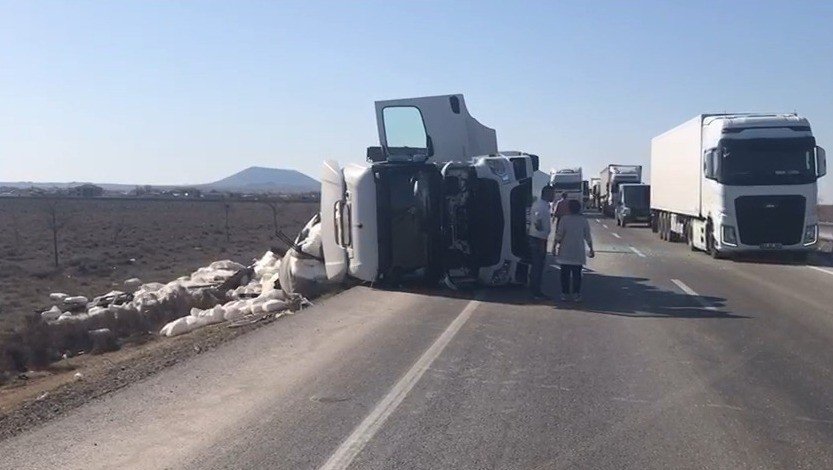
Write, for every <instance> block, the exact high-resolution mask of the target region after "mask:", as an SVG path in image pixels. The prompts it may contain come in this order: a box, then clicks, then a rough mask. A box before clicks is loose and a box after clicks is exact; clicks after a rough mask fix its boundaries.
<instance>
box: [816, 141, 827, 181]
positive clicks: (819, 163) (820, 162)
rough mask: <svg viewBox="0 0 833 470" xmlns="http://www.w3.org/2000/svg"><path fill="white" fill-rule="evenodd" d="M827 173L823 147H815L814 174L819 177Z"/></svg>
mask: <svg viewBox="0 0 833 470" xmlns="http://www.w3.org/2000/svg"><path fill="white" fill-rule="evenodd" d="M826 174H827V156H826V155H825V152H824V149H823V148H821V147H816V175H817V176H818V177H819V178H821V177H822V176H824V175H826Z"/></svg>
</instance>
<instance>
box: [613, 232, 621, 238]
mask: <svg viewBox="0 0 833 470" xmlns="http://www.w3.org/2000/svg"><path fill="white" fill-rule="evenodd" d="M612 234H613V236H614V237H616V238H622V237H620V236H619V234H618V233H616V232H612Z"/></svg>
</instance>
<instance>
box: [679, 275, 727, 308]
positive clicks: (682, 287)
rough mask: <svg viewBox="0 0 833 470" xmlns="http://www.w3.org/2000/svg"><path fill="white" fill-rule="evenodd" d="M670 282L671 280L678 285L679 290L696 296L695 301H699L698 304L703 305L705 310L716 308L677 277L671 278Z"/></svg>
mask: <svg viewBox="0 0 833 470" xmlns="http://www.w3.org/2000/svg"><path fill="white" fill-rule="evenodd" d="M671 282H673V283H674V284H675V285H676V286H677V287H679V288H680V290H681V291H683V292H685V293H686V294H688V295H690V296H692V297H694V298H696V299H697V302H699V303H700V305H702V306H703V307H705V308H706V310H717V308H716V307H715V306H714V305H709V304H708V303H707V302H706V301H705V300H703V297H702V296H701V295H700V294H698V293H697V292H694V289H692V288H691V287H688V286H687V285H686V284H685V283H684V282H683V281H681V280H679V279H671Z"/></svg>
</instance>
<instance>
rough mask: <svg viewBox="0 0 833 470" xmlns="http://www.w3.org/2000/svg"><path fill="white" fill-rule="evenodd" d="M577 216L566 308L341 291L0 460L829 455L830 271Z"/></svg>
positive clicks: (811, 458)
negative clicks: (582, 238)
mask: <svg viewBox="0 0 833 470" xmlns="http://www.w3.org/2000/svg"><path fill="white" fill-rule="evenodd" d="M591 226H592V227H593V232H594V236H595V239H596V245H597V252H598V255H597V257H596V259H594V260H592V261H591V263H590V265H589V269H590V272H588V273H587V275H586V277H585V285H586V288H585V302H584V304H583V305H581V306H577V305H573V304H566V305H562V304H559V305H558V306H557V307H556V306H554V305H553V302H549V303H541V304H531V303H528V302H526V300H525V296H524V294H523V293H522V292H519V291H517V290H511V289H497V290H490V291H482V292H478V293H475V294H474V295H473V297H476V299H475V300H472V298H469V297H466V296H465V295H457V296H455V295H452V294H450V293H448V292H443V291H438V292H427V293H413V292H412V293H402V292H387V291H377V290H371V289H369V288H355V289H352V290H350V291H348V292H345V293H344V294H341V295H339V296H337V297H334V298H331V299H329V300H327V301H324V302H322V303H321V304H320V305H318V306H316V307H314V308H312V309H310V310H307V311H305V312H303V313H301V314H299V315H296V316H294V317H291V318H289V319H286V320H281V321H278V322H276V323H274V324H271V325H269V326H267V327H264V328H262V329H260V330H257V331H255V332H253V333H251V334H249V335H246V336H244V337H241V338H239V339H237V340H235V341H233V342H230V343H227V344H225V345H223V346H222V347H220V348H218V349H216V350H213V351H210V352H208V353H206V354H203V355H200V356H198V357H196V358H194V359H193V360H191V361H189V362H186V363H183V364H180V365H177V366H174V367H172V368H169V369H166V370H163V371H162V372H160V373H159V374H157V375H156V376H154V377H152V378H150V379H148V380H146V381H143V382H141V383H138V384H135V385H133V386H130V387H127V388H125V389H123V390H121V391H119V392H116V393H114V394H112V395H110V396H107V397H104V398H102V399H98V400H95V401H93V402H91V403H89V404H88V405H85V406H83V407H81V408H79V409H77V410H75V411H73V412H71V413H69V414H68V415H66V416H64V417H63V418H59V419H57V420H55V421H52V422H49V423H47V424H46V425H44V426H43V427H40V428H38V429H35V430H33V431H31V432H28V433H26V434H22V435H20V436H18V437H16V438H13V439H10V440H7V441H5V442H0V456H2V458H0V468H17V469H19V468H37V469H42V468H85V469H89V468H193V469H212V468H287V469H297V468H311V469H316V468H322V467H323V468H347V467H349V468H355V469H381V468H424V469H451V468H467V469H468V468H471V469H482V468H506V469H521V468H546V469H550V468H615V469H620V468H638V469H643V468H731V469H738V468H791V469H794V468H833V348H831V347H830V345H831V344H833V307H831V305H833V288H831V287H833V268H831V267H829V266H803V265H789V264H777V263H766V262H752V261H743V262H739V261H717V260H712V259H711V258H710V257H708V256H706V255H705V254H703V253H692V252H690V251H689V250H688V248H687V247H685V246H683V245H680V244H669V243H665V242H661V241H659V239H658V238H657V237H656V236H655V235H654V234H652V233H651V232H650V230H648V229H645V228H631V227H629V228H626V229H620V228H617V227H615V224H614V223H613V222H612V221H610V220H609V219H608V220H605V219H602V220H600V221H598V222H597V221H596V220H594V219H592V218H591ZM556 274H557V269H556V268H550V271H549V277H548V282H549V284H550V285H551V286H552V287H554V286H555V281H556V279H555V276H556ZM551 291H552V290H551Z"/></svg>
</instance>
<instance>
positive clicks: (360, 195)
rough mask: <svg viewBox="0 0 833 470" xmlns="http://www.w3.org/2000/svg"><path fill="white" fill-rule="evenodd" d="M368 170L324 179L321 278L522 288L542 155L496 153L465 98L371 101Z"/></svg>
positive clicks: (351, 169)
mask: <svg viewBox="0 0 833 470" xmlns="http://www.w3.org/2000/svg"><path fill="white" fill-rule="evenodd" d="M376 119H377V122H378V128H379V141H380V144H381V146H380V147H370V148H368V153H367V159H368V161H369V162H370V164H369V165H355V164H353V165H347V166H346V167H345V168H343V169H342V168H340V167H339V165H338V164H337V163H336V162H333V161H327V162H325V164H324V167H323V172H322V175H321V240H322V247H323V252H324V264H325V268H326V271H327V276H328V277H329V278H330V279H334V280H339V279H342V278H343V277H344V276H346V275H350V276H352V277H353V278H356V279H360V280H363V281H367V282H372V283H385V284H389V285H390V284H393V285H395V284H397V283H399V282H400V281H402V280H405V279H420V280H423V281H426V282H428V283H436V282H438V281H439V280H441V279H446V280H451V281H452V282H455V281H457V280H463V281H476V282H480V283H483V284H486V285H502V284H511V283H523V282H525V280H526V277H527V272H528V269H529V243H528V239H527V227H526V224H527V213H528V209H529V206H530V204H531V200H532V186H533V175H534V173H535V171H536V170H538V157H537V156H535V155H530V154H526V153H522V152H506V154H502V153H499V152H498V151H497V140H496V136H495V132H494V130H492V129H489V128H488V127H486V126H483V125H482V124H480V123H479V122H477V120H475V119H474V118H473V117H471V116H470V115H469V114H468V111H467V110H466V107H465V102H464V100H463V96H462V95H445V96H432V97H422V98H411V99H402V100H392V101H379V102H376Z"/></svg>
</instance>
